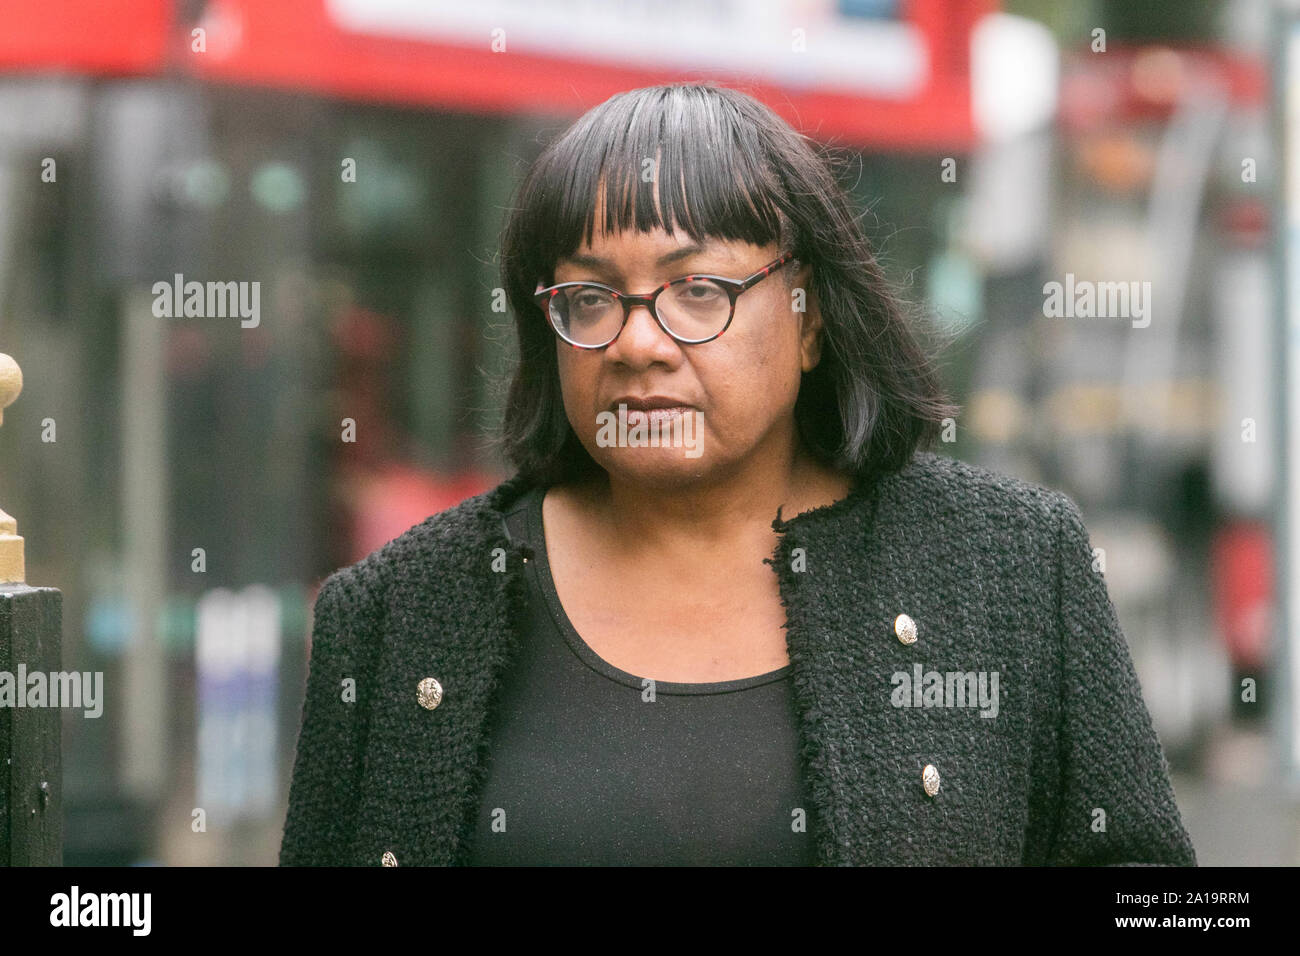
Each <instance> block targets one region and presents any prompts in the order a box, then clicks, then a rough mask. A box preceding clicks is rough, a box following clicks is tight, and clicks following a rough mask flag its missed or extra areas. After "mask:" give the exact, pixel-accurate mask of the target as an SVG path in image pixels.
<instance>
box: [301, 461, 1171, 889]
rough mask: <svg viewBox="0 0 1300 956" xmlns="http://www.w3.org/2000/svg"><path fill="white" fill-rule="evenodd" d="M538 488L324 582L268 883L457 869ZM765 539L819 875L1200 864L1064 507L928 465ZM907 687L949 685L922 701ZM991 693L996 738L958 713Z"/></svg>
mask: <svg viewBox="0 0 1300 956" xmlns="http://www.w3.org/2000/svg"><path fill="white" fill-rule="evenodd" d="M527 487H528V486H527V485H526V484H525V483H524V482H523V481H522V480H521V479H520V478H519V477H517V476H516V477H515V478H512V479H510V480H509V481H506V482H504V483H502V484H501V485H499V486H498V487H496V488H494V489H493V490H491V491H488V492H485V493H484V494H482V495H479V496H477V497H474V498H471V499H469V500H468V501H465V502H462V503H461V504H459V505H457V506H456V507H454V508H451V509H449V510H447V511H444V512H442V513H440V514H437V515H434V516H432V517H430V518H428V519H427V520H426V521H424V522H423V523H422V524H420V525H417V526H416V527H414V528H412V529H410V530H409V531H407V532H406V533H405V534H403V535H402V536H401V537H399V538H397V539H395V540H393V541H391V542H390V543H388V544H387V545H385V546H384V547H382V548H380V549H379V550H377V551H375V552H374V553H372V554H370V555H369V556H368V557H366V558H365V559H363V560H362V561H360V562H358V563H357V564H354V565H352V566H350V567H347V568H344V569H342V570H340V571H338V572H336V573H334V574H333V575H331V576H330V577H329V578H327V579H326V581H325V583H324V585H323V586H322V588H321V591H320V595H319V597H318V598H317V601H316V613H315V624H314V626H313V639H312V651H311V665H310V673H309V676H308V680H307V694H306V701H305V703H304V706H303V722H302V731H301V735H300V737H299V740H298V750H297V757H296V760H295V763H294V768H293V778H292V782H291V785H290V791H289V808H288V814H287V817H286V820H285V826H284V839H283V843H282V845H281V849H280V863H281V865H301V864H308V865H311V864H315V865H321V864H326V865H371V866H378V865H381V864H384V865H390V866H391V865H399V866H408V865H429V864H456V863H463V862H464V860H465V853H466V849H467V845H468V837H469V836H470V834H472V832H473V828H474V824H475V814H476V813H477V812H478V809H479V804H478V800H479V793H480V787H481V785H482V783H483V781H484V779H485V770H486V764H485V759H486V757H487V747H488V739H487V735H486V733H485V729H486V727H487V725H488V721H489V718H490V716H491V712H492V707H493V695H494V692H495V690H496V688H497V687H498V686H499V684H500V682H501V677H502V673H503V671H504V670H505V668H507V667H509V666H510V663H511V659H512V655H513V653H514V651H515V648H516V646H517V641H518V640H519V638H518V636H517V634H516V633H515V631H514V630H513V625H514V624H515V623H516V622H518V621H520V620H522V615H521V608H522V607H523V602H524V600H525V591H524V585H523V580H522V578H521V575H520V574H519V573H518V572H519V571H520V569H521V566H522V557H523V555H522V554H521V553H520V551H519V550H518V549H517V548H515V547H514V546H512V545H511V543H510V541H509V538H508V537H507V535H506V531H505V528H504V524H503V521H502V515H501V510H502V509H503V507H504V506H506V505H507V504H508V503H509V502H512V501H514V500H515V499H516V497H517V496H518V495H519V494H521V493H522V492H523V491H525V490H526V489H527ZM773 528H774V529H775V530H776V531H778V532H781V534H780V537H779V539H778V541H779V543H778V546H777V549H776V552H775V555H774V556H773V557H772V558H769V559H768V561H769V563H771V564H772V565H773V568H774V571H775V573H776V574H777V575H778V576H779V579H780V590H781V594H782V599H783V603H784V605H785V607H786V621H787V623H786V630H787V646H788V650H789V656H790V664H791V675H792V680H793V689H794V698H795V706H796V709H797V713H798V719H799V731H800V736H801V744H802V750H801V758H802V762H803V769H804V773H805V774H806V777H807V780H808V784H809V788H810V792H811V795H812V800H813V802H814V804H815V808H816V811H817V812H816V813H815V814H812V815H810V817H809V821H810V823H811V824H812V829H811V831H810V834H811V836H812V837H813V839H814V840H815V841H816V845H817V852H818V857H819V860H820V861H821V862H822V863H823V864H838V865H843V864H870V865H875V864H922V865H924V864H977V865H978V864H992V865H1021V864H1028V865H1100V864H1170V865H1191V866H1194V865H1195V864H1196V857H1195V853H1194V851H1193V849H1192V844H1191V840H1190V839H1189V837H1188V834H1187V832H1186V830H1185V829H1184V827H1183V823H1182V819H1181V817H1180V815H1179V812H1178V807H1177V805H1176V804H1175V802H1174V794H1173V791H1172V787H1171V785H1170V782H1169V776H1168V766H1167V763H1166V760H1165V756H1164V753H1163V751H1162V749H1161V746H1160V743H1159V741H1158V739H1157V737H1156V734H1155V731H1154V729H1153V727H1152V724H1151V719H1150V716H1149V714H1148V712H1147V710H1146V707H1145V705H1144V703H1143V701H1142V695H1141V690H1140V688H1139V686H1138V681H1137V678H1136V676H1135V674H1134V670H1133V666H1132V663H1131V660H1130V657H1129V653H1128V650H1127V647H1126V645H1125V641H1124V637H1123V635H1122V633H1121V631H1120V627H1119V624H1118V622H1117V620H1116V617H1115V611H1114V608H1113V605H1112V604H1111V602H1110V599H1109V596H1108V594H1107V591H1106V585H1105V582H1104V580H1103V578H1102V575H1101V574H1100V573H1098V572H1096V571H1094V570H1093V554H1092V550H1091V544H1090V542H1089V538H1088V533H1087V531H1086V529H1085V527H1084V524H1083V521H1082V519H1081V517H1080V513H1079V510H1078V508H1077V506H1076V505H1075V504H1074V503H1073V502H1072V501H1071V500H1070V499H1069V498H1068V497H1067V496H1065V495H1063V494H1060V493H1056V492H1052V491H1048V490H1045V489H1043V488H1040V487H1037V486H1035V485H1031V484H1027V483H1025V482H1022V481H1019V480H1016V479H1014V478H1010V477H1007V476H1003V475H998V474H995V473H992V472H989V471H986V470H983V469H980V468H977V467H974V466H971V465H967V464H964V463H961V462H958V461H955V460H953V459H949V458H945V457H942V456H938V455H935V454H931V453H918V454H917V455H916V456H915V458H914V459H913V460H912V462H911V463H910V464H909V465H908V466H907V467H906V468H904V469H903V470H902V471H900V472H897V473H895V474H892V475H889V476H886V477H884V478H881V479H879V480H877V481H873V482H868V483H864V484H862V485H860V486H859V487H858V488H857V489H855V490H854V492H853V493H852V494H851V495H850V496H849V497H847V498H845V499H843V500H841V501H839V502H836V503H835V504H833V505H831V506H829V507H825V508H819V509H816V510H814V511H810V512H807V513H805V514H802V515H799V516H797V517H795V518H792V519H788V520H782V518H781V516H780V515H779V514H778V515H777V516H776V520H775V521H774V522H773ZM899 615H907V617H908V618H910V619H911V621H912V622H913V623H914V625H915V641H914V642H912V643H910V644H908V643H904V641H903V640H902V639H900V636H899V634H898V633H896V631H898V630H901V631H902V632H903V637H910V636H911V635H910V633H909V631H908V628H907V626H906V623H905V622H904V623H901V624H900V623H899V621H898V619H899ZM917 665H920V671H921V673H922V674H926V675H928V673H929V672H931V671H933V672H937V674H938V676H937V677H934V678H931V677H929V676H926V677H924V678H923V680H922V681H921V683H922V685H923V687H922V689H913V688H910V687H908V683H910V681H911V679H912V678H913V677H915V676H916V674H917ZM900 674H906V675H908V678H909V681H908V682H904V681H903V680H902V678H900V677H899V676H898V675H900ZM949 674H958V675H971V676H970V677H969V680H970V683H969V684H968V683H966V681H965V680H964V679H962V678H960V677H958V678H956V679H954V678H951V677H949V676H948V675H949ZM994 675H996V677H997V680H998V685H997V687H998V695H997V704H998V706H997V713H996V716H984V715H983V714H987V713H988V712H989V710H990V709H991V708H989V707H985V708H983V713H982V712H981V708H980V707H978V706H971V704H972V701H971V700H966V701H965V703H966V704H967V706H960V704H961V703H963V701H962V699H961V697H960V696H958V693H957V692H958V690H964V689H966V688H967V687H970V686H973V685H974V684H975V682H976V680H977V679H978V678H979V677H981V676H982V677H983V678H984V679H985V680H986V685H985V686H986V688H988V689H990V690H991V687H992V683H991V681H992V678H993V676H994ZM427 677H433V678H435V679H436V680H437V681H438V682H439V683H440V684H441V686H442V688H443V696H442V699H441V701H440V702H439V703H438V704H437V706H435V707H432V708H430V707H428V706H427V705H428V704H429V703H431V701H430V700H429V698H428V697H427V695H426V696H425V699H424V701H423V702H421V701H420V700H419V699H417V698H418V697H419V694H418V693H417V687H418V685H420V683H421V681H422V680H423V679H424V678H427ZM939 681H942V685H941V686H940V685H939V684H938V682H939ZM353 689H354V692H353ZM922 691H924V693H922ZM972 696H973V695H972ZM918 704H919V705H920V706H917V705H918ZM948 705H950V706H948ZM926 768H933V770H932V771H931V772H930V773H929V774H928V775H927V776H928V777H929V781H928V782H929V784H930V786H926V785H925V782H923V779H922V778H923V772H924V771H925V770H926ZM935 772H937V782H938V788H937V790H936V791H935V792H933V793H931V792H930V791H931V790H933V789H934V786H933V784H934V782H935Z"/></svg>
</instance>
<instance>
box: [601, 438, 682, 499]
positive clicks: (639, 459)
mask: <svg viewBox="0 0 1300 956" xmlns="http://www.w3.org/2000/svg"><path fill="white" fill-rule="evenodd" d="M597 450H598V451H600V452H603V453H604V454H602V455H600V456H593V457H595V459H596V462H597V464H599V465H600V466H601V467H602V468H604V469H605V471H606V472H607V473H609V474H610V475H611V476H617V477H618V478H620V479H622V480H623V481H628V482H634V483H635V484H638V485H646V486H648V487H651V488H662V489H665V490H668V489H673V488H684V487H687V486H689V485H693V484H695V483H697V482H699V481H701V480H702V479H703V478H705V476H706V475H707V474H708V465H707V464H706V463H705V458H704V456H700V457H699V458H687V457H685V456H684V455H683V454H682V450H681V449H680V448H619V449H614V451H616V452H617V454H615V455H610V454H608V452H609V451H610V450H611V449H607V448H601V449H597Z"/></svg>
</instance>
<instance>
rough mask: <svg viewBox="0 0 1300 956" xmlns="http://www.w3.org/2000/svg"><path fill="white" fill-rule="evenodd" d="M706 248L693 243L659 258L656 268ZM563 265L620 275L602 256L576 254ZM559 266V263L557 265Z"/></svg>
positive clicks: (563, 261)
mask: <svg viewBox="0 0 1300 956" xmlns="http://www.w3.org/2000/svg"><path fill="white" fill-rule="evenodd" d="M708 251H709V250H708V249H706V248H705V247H704V246H701V245H698V244H696V243H692V244H691V245H688V246H680V247H679V248H677V249H674V250H673V251H672V252H669V253H666V254H665V255H662V256H660V257H659V259H658V260H657V261H656V262H655V265H656V266H659V267H661V268H662V267H663V266H668V265H672V264H673V263H674V262H680V261H681V260H682V259H689V258H690V257H691V256H698V255H700V254H701V253H704V252H708ZM560 262H561V263H569V264H571V265H575V266H584V267H586V268H588V269H604V270H605V271H607V272H611V273H614V274H620V273H619V271H618V267H617V266H616V265H614V263H613V262H611V261H610V260H608V259H602V258H600V256H587V255H582V254H581V253H574V254H573V255H571V256H564V257H563V258H562V259H560ZM557 265H558V263H557Z"/></svg>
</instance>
